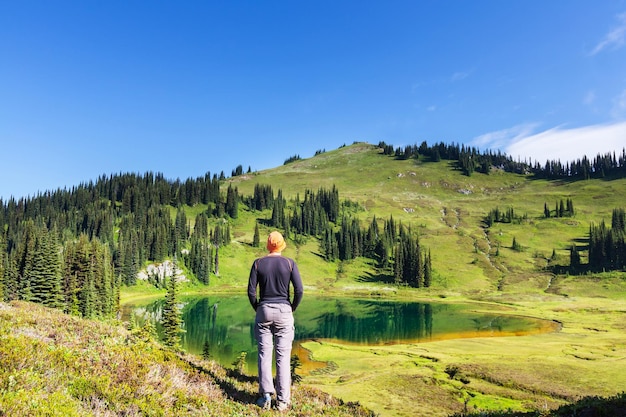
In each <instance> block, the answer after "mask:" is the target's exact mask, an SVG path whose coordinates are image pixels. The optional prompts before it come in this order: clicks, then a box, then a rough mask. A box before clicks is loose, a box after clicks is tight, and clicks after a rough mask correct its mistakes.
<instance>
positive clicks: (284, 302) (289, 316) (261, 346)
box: [248, 232, 303, 410]
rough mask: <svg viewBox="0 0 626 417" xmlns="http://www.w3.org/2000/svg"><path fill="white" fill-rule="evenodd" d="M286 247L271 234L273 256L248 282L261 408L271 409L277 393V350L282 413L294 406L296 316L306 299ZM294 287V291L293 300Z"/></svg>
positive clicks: (253, 271)
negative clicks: (292, 397)
mask: <svg viewBox="0 0 626 417" xmlns="http://www.w3.org/2000/svg"><path fill="white" fill-rule="evenodd" d="M285 247H286V244H285V240H284V239H283V236H282V235H281V234H280V233H279V232H272V233H270V235H269V237H268V239H267V249H268V251H269V254H268V255H267V256H264V257H262V258H258V259H256V260H255V261H254V262H253V264H252V267H251V269H250V277H249V279H248V299H249V301H250V305H251V306H252V307H253V308H254V310H255V311H256V318H255V328H254V334H255V337H256V339H257V344H258V354H259V359H258V362H259V368H258V370H259V394H260V395H261V396H260V398H259V400H258V401H257V405H259V406H260V407H263V408H269V407H270V405H271V394H273V393H274V391H275V390H274V383H273V380H272V351H273V350H275V351H276V400H277V408H278V409H279V410H284V409H286V408H287V407H288V406H289V404H290V403H291V369H290V361H291V347H292V343H293V338H294V333H295V328H294V319H293V312H294V311H295V310H296V308H297V307H298V305H299V304H300V301H301V300H302V295H303V285H302V279H301V278H300V272H299V271H298V267H297V265H296V263H295V261H294V260H293V259H290V258H286V257H283V256H282V251H283V250H284V249H285ZM290 285H293V287H294V296H293V300H292V299H291V295H290ZM257 287H258V288H259V291H258V297H257ZM274 339H275V340H276V346H274Z"/></svg>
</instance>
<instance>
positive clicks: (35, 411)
mask: <svg viewBox="0 0 626 417" xmlns="http://www.w3.org/2000/svg"><path fill="white" fill-rule="evenodd" d="M256 387H257V384H256V379H255V378H250V377H247V376H243V375H240V374H237V373H235V372H232V371H229V370H227V369H224V368H222V367H220V366H219V365H217V364H215V363H214V362H212V361H203V360H200V359H199V358H197V357H192V356H179V355H176V354H174V353H172V352H171V351H167V350H164V349H163V348H162V347H161V346H160V345H158V344H157V343H155V342H153V341H152V340H150V339H149V338H146V334H145V333H142V332H140V331H139V332H137V331H135V332H129V331H127V330H126V329H124V328H122V327H120V326H119V325H110V324H107V323H103V322H98V321H91V320H83V319H79V318H76V317H72V316H68V315H66V314H63V313H61V312H59V311H58V310H53V309H48V308H45V307H42V306H39V305H36V304H31V303H25V302H13V303H10V304H6V303H0V415H2V416H59V417H61V416H62V417H71V416H93V415H98V416H121V415H123V416H216V417H217V416H219V417H223V416H254V415H259V416H271V415H279V414H280V415H298V416H337V417H339V416H346V417H348V416H370V415H371V413H370V412H369V411H367V410H365V409H364V408H362V407H360V406H359V405H358V404H344V403H342V402H341V401H340V400H338V399H335V398H332V397H330V396H328V395H326V394H323V393H322V392H320V391H317V390H315V389H311V388H305V387H300V386H296V387H295V389H294V394H293V395H294V400H293V401H294V407H293V410H291V411H290V412H287V413H278V412H275V411H262V410H260V409H259V408H258V407H257V406H256V405H254V400H255V399H256V398H255V395H256Z"/></svg>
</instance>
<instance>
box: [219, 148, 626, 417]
mask: <svg viewBox="0 0 626 417" xmlns="http://www.w3.org/2000/svg"><path fill="white" fill-rule="evenodd" d="M229 182H230V183H231V184H232V185H233V186H236V187H237V189H238V191H239V193H240V194H241V195H252V193H253V189H254V186H255V184H257V183H258V184H269V185H271V186H272V188H273V190H274V192H275V193H276V192H277V191H278V190H279V189H280V190H282V192H283V195H284V196H285V198H287V199H288V200H289V199H290V198H295V197H296V196H298V195H300V196H302V195H303V194H304V192H305V190H307V189H309V190H312V191H317V190H318V189H319V188H327V189H329V188H331V187H332V186H336V187H337V189H338V190H339V196H340V199H342V200H344V199H345V200H349V201H351V202H352V203H356V207H357V208H356V209H354V206H353V205H351V206H350V210H351V213H352V214H353V215H356V216H358V217H359V218H360V219H361V220H362V222H363V224H367V223H368V222H370V221H371V220H372V218H374V216H375V217H376V218H378V219H387V218H389V217H390V216H393V219H394V220H396V221H397V222H401V223H402V224H404V225H407V226H410V227H411V228H412V230H417V231H418V233H419V236H420V244H421V245H423V246H424V247H426V248H427V250H430V251H431V255H432V263H433V270H434V279H433V285H432V286H431V287H430V288H422V289H411V288H406V287H397V286H394V285H390V284H387V283H385V282H382V281H381V280H379V279H377V271H376V270H375V268H374V266H373V265H372V264H371V263H370V262H368V261H366V260H355V261H352V262H343V263H340V262H335V263H327V262H325V261H324V260H323V259H322V258H321V257H320V256H319V250H318V242H317V240H315V239H312V238H310V239H308V240H306V241H304V242H299V244H295V243H294V242H290V245H289V247H288V249H287V250H286V251H285V255H286V256H290V257H293V258H295V259H296V260H297V262H298V264H299V266H300V270H301V273H302V276H303V279H304V281H305V285H306V290H307V291H308V292H311V293H320V294H334V295H337V294H346V295H359V296H365V297H367V296H370V297H383V298H389V299H415V300H419V299H424V300H432V301H442V302H446V301H454V302H458V301H463V302H465V301H471V302H474V303H475V304H476V309H477V310H483V309H484V310H486V311H489V310H492V309H502V308H503V307H505V308H506V311H507V313H508V314H511V315H522V316H531V317H538V318H543V319H548V320H553V321H555V322H558V323H559V324H560V326H561V327H560V330H559V331H556V332H550V333H545V334H536V335H524V336H512V337H502V338H461V339H452V340H442V341H436V342H431V343H420V344H413V345H411V344H409V345H393V346H376V347H356V346H346V345H341V344H337V343H330V342H325V341H312V342H309V343H306V344H305V345H304V346H305V347H306V349H307V350H308V351H309V352H310V355H311V357H312V358H313V359H315V360H317V361H324V362H327V363H328V364H329V366H328V367H326V368H324V369H322V370H316V371H315V372H312V373H311V374H309V375H306V376H305V378H304V381H303V383H304V384H305V385H307V386H312V387H315V388H319V389H321V390H323V391H325V392H328V393H331V394H332V395H335V396H337V397H340V398H342V399H344V400H346V401H359V402H360V403H361V404H363V405H365V406H366V407H368V408H370V409H372V410H374V411H375V412H377V413H379V414H380V415H384V416H414V415H429V416H445V415H450V414H452V413H464V412H465V413H468V412H480V411H498V410H499V411H503V410H514V411H530V410H544V411H545V410H549V409H555V408H557V407H558V406H561V405H563V404H567V403H571V402H574V401H577V400H579V399H581V398H584V397H586V396H611V395H615V394H618V393H620V392H622V391H623V390H624V387H626V372H624V371H625V370H626V332H625V330H626V324H625V321H624V317H625V316H624V315H625V313H626V274H625V273H624V272H623V271H622V272H605V273H594V274H592V273H585V274H582V275H569V274H556V273H553V272H552V271H553V269H552V267H554V266H558V265H561V266H567V265H569V250H570V247H571V246H572V245H573V244H576V245H577V246H578V247H580V248H581V250H580V253H581V257H582V263H585V262H586V258H585V257H586V252H585V250H584V248H585V244H586V243H585V242H586V239H587V237H588V232H589V227H590V225H591V224H596V225H597V224H599V223H601V222H603V221H604V222H607V223H608V224H609V225H610V222H611V213H612V210H613V209H614V208H623V207H624V205H625V200H624V196H625V195H626V179H624V178H620V179H611V178H607V179H594V180H586V181H549V180H538V179H534V178H533V177H531V176H527V175H517V174H511V173H506V172H503V171H500V170H497V169H494V170H492V172H491V173H490V174H489V175H485V174H481V173H474V174H473V175H471V176H469V177H468V176H465V175H463V174H462V173H461V171H459V170H458V169H456V168H455V166H454V165H453V163H451V162H450V161H440V162H429V161H424V160H420V159H418V160H397V159H395V158H393V157H391V156H384V155H382V154H381V152H380V150H379V149H377V148H376V147H374V146H372V145H369V144H365V143H356V144H353V145H350V146H346V147H342V148H340V149H337V150H333V151H329V152H324V153H321V154H319V155H316V156H315V157H313V158H309V159H304V160H300V161H296V162H293V163H289V164H286V165H284V166H281V167H277V168H274V169H271V170H267V171H261V172H255V173H252V174H247V175H242V176H239V177H234V178H231V179H230V180H229ZM566 199H571V200H572V201H573V204H574V207H575V214H574V216H571V217H560V218H557V217H551V218H545V217H544V204H545V205H547V206H548V208H549V209H550V210H552V211H554V210H555V208H556V207H557V205H558V204H559V202H560V201H561V200H566ZM496 208H498V209H499V210H501V211H506V210H508V209H513V210H514V212H515V214H516V216H519V217H520V218H521V219H522V220H520V221H519V222H512V223H494V224H493V225H492V226H491V227H489V228H487V227H486V226H485V223H484V220H485V217H486V216H487V214H488V213H489V212H490V211H491V210H494V209H496ZM240 213H241V214H240V217H239V218H238V219H237V220H236V224H237V226H236V227H234V230H235V240H236V242H235V243H234V244H232V245H231V246H230V247H228V248H225V250H224V256H225V258H227V259H228V261H226V260H224V261H221V264H220V265H221V266H220V274H223V276H220V277H215V278H213V279H212V282H211V285H210V287H211V288H215V289H223V288H226V287H228V288H230V289H232V290H235V291H237V290H238V289H239V290H240V291H244V290H245V289H244V286H245V281H246V278H247V272H248V271H247V269H248V265H249V263H250V260H251V259H252V258H253V257H255V256H259V255H262V253H263V249H262V248H253V247H251V245H250V243H251V242H252V236H253V231H254V223H255V221H257V220H259V219H260V220H263V219H268V218H270V217H271V213H270V212H250V211H246V210H241V211H240ZM264 231H265V232H267V231H269V230H264ZM514 239H515V240H516V242H517V243H518V245H519V246H520V247H519V248H517V249H513V248H512V244H513V240H514ZM305 302H306V299H305Z"/></svg>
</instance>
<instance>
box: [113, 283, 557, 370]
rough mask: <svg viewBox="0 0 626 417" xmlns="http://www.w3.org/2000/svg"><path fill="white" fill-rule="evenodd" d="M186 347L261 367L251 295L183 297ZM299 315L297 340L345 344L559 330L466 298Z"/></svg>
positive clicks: (149, 316)
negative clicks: (205, 349)
mask: <svg viewBox="0 0 626 417" xmlns="http://www.w3.org/2000/svg"><path fill="white" fill-rule="evenodd" d="M180 307H181V310H182V312H183V322H184V323H183V326H184V330H185V332H184V333H183V335H182V344H183V348H184V349H185V350H186V351H187V352H189V353H193V354H198V355H201V354H202V352H203V347H204V346H205V345H207V347H208V349H209V352H210V357H211V358H212V359H215V360H217V361H218V362H220V363H221V364H222V365H225V366H230V365H231V364H232V363H233V362H234V361H235V359H236V358H237V357H238V356H239V354H240V352H246V353H247V363H248V371H249V372H250V373H251V374H255V373H256V358H257V349H256V341H255V340H254V333H253V326H254V311H253V310H252V308H251V307H250V305H249V304H248V299H247V297H246V296H232V295H230V296H229V295H215V296H202V297H188V298H183V299H181V304H180ZM162 310H163V300H157V301H153V302H151V303H149V304H144V305H126V306H125V311H124V316H125V319H128V318H129V317H130V315H131V314H132V315H134V316H135V320H136V321H137V323H138V324H140V325H141V324H142V323H143V322H144V321H145V320H151V321H153V322H154V323H155V324H156V326H157V330H158V331H159V332H161V327H160V324H159V321H160V318H161V314H162ZM295 319H296V344H299V342H302V341H306V340H311V339H331V340H336V341H339V342H341V343H346V344H361V345H381V344H392V343H420V342H428V341H432V340H440V339H446V338H460V337H486V336H511V335H522V334H529V333H537V332H545V331H552V330H555V324H554V323H552V322H549V321H546V320H539V319H533V318H527V317H518V316H511V315H506V314H502V313H501V312H498V311H493V312H489V313H483V312H477V311H476V307H475V306H472V305H468V304H449V303H416V302H399V301H380V300H363V299H350V298H322V297H313V296H309V297H306V299H305V301H304V302H303V303H302V304H301V306H300V308H299V309H298V311H297V312H296V313H295Z"/></svg>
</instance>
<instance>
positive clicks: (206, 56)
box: [0, 0, 626, 199]
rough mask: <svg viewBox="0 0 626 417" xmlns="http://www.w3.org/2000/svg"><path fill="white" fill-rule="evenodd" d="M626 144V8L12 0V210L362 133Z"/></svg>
mask: <svg viewBox="0 0 626 417" xmlns="http://www.w3.org/2000/svg"><path fill="white" fill-rule="evenodd" d="M380 140H384V141H385V142H387V143H390V144H393V145H395V146H404V145H409V144H419V143H421V142H422V141H424V140H425V141H427V142H428V143H435V142H439V141H444V142H446V143H452V142H455V143H464V144H469V145H474V146H478V147H479V148H480V149H481V150H485V149H499V150H501V151H503V152H506V153H507V154H509V155H511V156H513V157H516V158H517V157H520V158H522V159H524V158H531V159H533V160H539V161H540V162H541V163H544V162H545V161H546V160H547V159H557V158H558V159H561V160H562V161H563V162H566V161H571V160H574V159H577V158H579V157H582V156H583V155H588V156H595V155H596V154H597V153H602V154H604V153H606V152H609V151H613V150H616V151H618V152H621V150H622V148H623V147H624V146H626V1H624V0H607V1H601V2H598V1H595V2H594V1H590V0H589V1H577V0H567V1H566V0H554V1H538V0H528V1H517V2H513V1H499V0H498V1H496V0H493V1H485V0H476V1H460V0H459V1H436V2H435V1H430V2H427V1H424V2H418V1H386V2H369V1H337V0H335V1H325V0H321V1H314V2H307V1H280V0H276V1H249V2H248V1H245V2H244V1H213V2H211V1H186V2H172V1H115V0H111V1H95V0H85V1H63V0H59V1H43V0H42V1H30V0H24V1H9V0H0V143H1V144H2V145H1V147H0V148H1V150H0V152H1V153H0V155H1V159H0V167H1V168H0V171H1V173H2V174H1V175H0V198H4V199H6V198H8V197H9V196H11V195H13V196H15V197H23V196H28V195H35V194H36V193H37V192H39V191H45V190H54V189H57V188H59V187H60V188H63V187H71V186H73V185H78V184H79V183H81V182H86V181H89V180H95V179H97V178H98V176H100V175H102V174H106V175H109V174H112V173H113V174H114V173H120V172H124V173H126V172H138V173H144V172H146V171H153V172H161V173H163V174H164V175H165V177H166V178H170V179H175V178H180V179H186V178H188V177H194V178H195V177H197V176H201V175H204V173H206V172H207V171H210V172H211V173H217V174H219V173H220V172H221V171H224V172H225V173H226V175H230V173H231V171H232V170H233V169H234V168H235V167H236V166H237V165H242V166H243V167H244V169H245V170H247V168H248V167H251V168H252V169H253V170H262V169H266V168H272V167H275V166H278V165H282V164H283V162H284V161H285V159H287V158H289V157H290V156H293V155H296V154H297V155H300V156H301V157H303V158H307V157H310V156H313V155H314V153H315V151H317V150H321V149H326V150H332V149H336V148H338V147H339V146H341V145H343V144H351V143H352V142H354V141H367V142H370V143H374V144H375V143H378V142H379V141H380Z"/></svg>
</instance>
